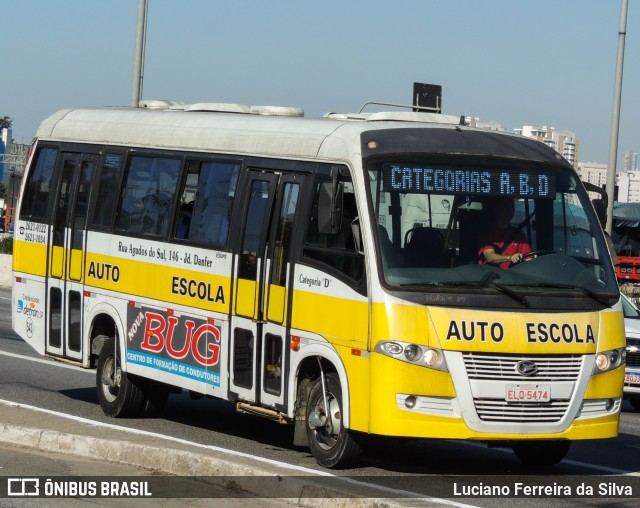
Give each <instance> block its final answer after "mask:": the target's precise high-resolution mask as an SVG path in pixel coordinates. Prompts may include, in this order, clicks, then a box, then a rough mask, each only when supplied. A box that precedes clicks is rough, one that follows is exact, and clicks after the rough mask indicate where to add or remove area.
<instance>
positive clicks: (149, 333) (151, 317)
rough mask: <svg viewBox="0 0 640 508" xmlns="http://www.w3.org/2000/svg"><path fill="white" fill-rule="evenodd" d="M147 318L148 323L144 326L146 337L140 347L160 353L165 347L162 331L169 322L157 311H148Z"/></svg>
mask: <svg viewBox="0 0 640 508" xmlns="http://www.w3.org/2000/svg"><path fill="white" fill-rule="evenodd" d="M146 318H147V323H146V325H145V327H144V338H143V339H142V344H140V347H141V348H142V349H146V350H147V351H154V352H156V353H159V352H160V351H162V349H163V348H164V343H165V340H164V335H163V333H162V332H163V331H164V328H165V326H166V325H167V323H166V321H165V319H164V317H163V316H162V315H161V314H156V313H155V312H147V313H146ZM174 326H175V324H174ZM152 337H153V338H155V341H154V342H153V343H152V342H151V338H152Z"/></svg>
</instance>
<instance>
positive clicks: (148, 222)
mask: <svg viewBox="0 0 640 508" xmlns="http://www.w3.org/2000/svg"><path fill="white" fill-rule="evenodd" d="M180 166H181V161H180V160H179V159H166V158H161V157H142V156H135V157H131V159H130V160H129V168H128V174H127V182H126V184H125V186H124V190H123V193H122V203H121V205H120V210H119V214H118V220H117V225H116V227H117V229H120V230H123V231H126V232H130V233H140V234H148V235H153V236H165V235H166V234H167V233H168V231H169V220H168V219H169V217H171V204H172V203H173V198H174V195H175V193H176V188H177V187H178V177H179V175H180Z"/></svg>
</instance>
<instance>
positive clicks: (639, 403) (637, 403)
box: [629, 397, 640, 411]
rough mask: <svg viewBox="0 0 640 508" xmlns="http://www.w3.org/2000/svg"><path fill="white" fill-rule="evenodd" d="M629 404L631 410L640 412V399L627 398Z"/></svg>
mask: <svg viewBox="0 0 640 508" xmlns="http://www.w3.org/2000/svg"><path fill="white" fill-rule="evenodd" d="M629 403H630V404H631V407H633V409H635V410H636V411H640V397H629Z"/></svg>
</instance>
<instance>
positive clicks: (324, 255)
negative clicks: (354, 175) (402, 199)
mask: <svg viewBox="0 0 640 508" xmlns="http://www.w3.org/2000/svg"><path fill="white" fill-rule="evenodd" d="M321 184H322V182H321V181H317V182H316V184H315V195H314V201H313V205H312V208H311V216H310V217H309V222H308V224H307V231H306V235H305V240H304V245H303V253H302V255H303V256H304V257H306V258H308V259H312V260H314V261H319V262H320V263H323V264H325V265H328V266H330V267H331V268H333V269H335V270H338V271H339V272H342V273H343V274H344V275H346V276H347V277H348V278H350V279H352V280H354V281H358V280H360V279H361V278H362V276H363V274H364V258H363V256H362V255H361V254H359V253H358V251H357V250H356V245H355V241H354V238H353V231H352V229H351V223H352V221H353V220H354V219H355V218H356V217H357V216H358V210H357V207H356V200H355V194H353V192H344V197H343V213H342V222H341V223H340V229H339V231H338V233H337V234H335V235H328V234H323V233H320V231H319V229H318V198H319V195H320V186H321ZM349 185H350V184H349Z"/></svg>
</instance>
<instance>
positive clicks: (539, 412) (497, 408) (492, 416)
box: [474, 399, 569, 423]
mask: <svg viewBox="0 0 640 508" xmlns="http://www.w3.org/2000/svg"><path fill="white" fill-rule="evenodd" d="M474 402H475V404H476V411H477V413H478V416H479V417H480V419H482V420H483V421H485V422H527V423H549V422H558V421H560V420H561V419H562V417H563V416H564V414H565V413H566V412H567V408H568V407H569V401H568V400H555V401H554V400H552V401H551V402H547V403H538V402H536V403H525V402H519V403H515V402H507V401H506V400H496V399H474Z"/></svg>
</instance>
